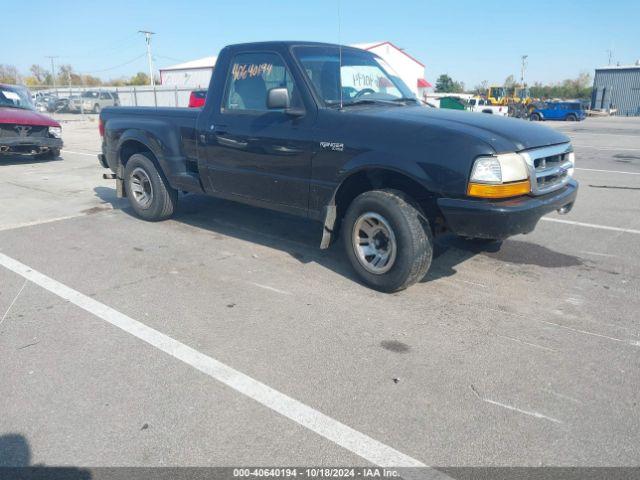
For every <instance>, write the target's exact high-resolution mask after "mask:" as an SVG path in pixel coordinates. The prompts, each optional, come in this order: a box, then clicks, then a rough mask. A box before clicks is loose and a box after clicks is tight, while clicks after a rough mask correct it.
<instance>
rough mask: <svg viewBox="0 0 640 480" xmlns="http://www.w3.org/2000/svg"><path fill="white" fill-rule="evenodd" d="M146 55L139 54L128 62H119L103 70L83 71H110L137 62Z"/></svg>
mask: <svg viewBox="0 0 640 480" xmlns="http://www.w3.org/2000/svg"><path fill="white" fill-rule="evenodd" d="M145 55H146V53H143V54H142V55H138V56H137V57H135V58H132V59H131V60H128V61H126V62H124V63H121V64H119V65H115V66H113V67H109V68H103V69H101V70H93V71H90V72H82V73H84V74H87V73H102V72H108V71H110V70H115V69H116V68H120V67H124V66H126V65H129V64H131V63H133V62H135V61H136V60H140V59H141V58H143V57H144V56H145Z"/></svg>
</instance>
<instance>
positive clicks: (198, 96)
mask: <svg viewBox="0 0 640 480" xmlns="http://www.w3.org/2000/svg"><path fill="white" fill-rule="evenodd" d="M206 98H207V91H206V90H194V91H193V92H191V94H190V95H189V108H202V107H204V103H205V100H206Z"/></svg>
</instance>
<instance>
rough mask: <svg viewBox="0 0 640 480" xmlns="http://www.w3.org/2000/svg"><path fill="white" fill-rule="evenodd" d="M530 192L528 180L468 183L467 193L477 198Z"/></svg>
mask: <svg viewBox="0 0 640 480" xmlns="http://www.w3.org/2000/svg"><path fill="white" fill-rule="evenodd" d="M530 192H531V184H530V183H529V180H525V181H522V182H511V183H501V184H498V185H491V184H486V183H469V187H468V188H467V194H468V195H469V196H470V197H479V198H509V197H517V196H519V195H527V194H528V193H530Z"/></svg>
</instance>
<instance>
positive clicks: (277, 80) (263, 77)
mask: <svg viewBox="0 0 640 480" xmlns="http://www.w3.org/2000/svg"><path fill="white" fill-rule="evenodd" d="M272 88H286V89H287V90H288V91H289V98H290V99H291V100H290V103H291V106H296V107H297V106H302V102H301V101H300V97H299V93H298V91H297V90H296V88H295V86H294V83H293V78H291V74H290V73H289V70H288V69H287V67H286V65H285V64H284V60H283V59H282V57H280V55H278V54H276V53H264V52H261V53H241V54H239V55H236V56H235V57H234V58H233V60H232V61H231V68H230V70H229V74H228V76H227V90H226V92H225V98H224V101H223V102H222V105H223V111H257V112H266V111H267V110H268V109H267V92H268V91H269V90H270V89H272Z"/></svg>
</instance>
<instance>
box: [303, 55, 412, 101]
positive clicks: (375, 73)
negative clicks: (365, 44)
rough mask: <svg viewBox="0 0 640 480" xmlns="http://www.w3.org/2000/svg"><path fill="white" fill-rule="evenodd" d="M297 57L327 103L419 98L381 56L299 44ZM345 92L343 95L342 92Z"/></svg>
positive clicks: (315, 88)
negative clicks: (300, 45)
mask: <svg viewBox="0 0 640 480" xmlns="http://www.w3.org/2000/svg"><path fill="white" fill-rule="evenodd" d="M294 53H295V56H296V57H297V59H298V61H299V62H300V64H301V65H302V68H303V70H304V72H305V74H306V75H307V77H308V78H309V80H311V84H312V85H313V88H314V90H315V92H316V94H317V95H318V96H319V97H320V98H321V99H322V100H323V101H324V103H325V105H328V106H331V105H339V104H340V103H341V101H342V103H343V105H349V104H354V103H358V102H359V101H396V100H401V99H411V100H415V96H414V94H413V92H411V90H409V88H408V87H407V86H406V85H405V84H404V82H403V81H402V80H401V79H400V77H398V75H397V74H395V73H394V72H393V70H392V69H391V68H390V67H389V65H387V64H386V63H385V62H384V61H383V60H382V59H381V58H380V57H377V56H375V55H373V54H371V53H369V52H365V51H359V50H354V49H350V48H347V49H342V54H341V53H340V49H339V48H338V47H324V46H318V47H315V46H314V47H298V48H296V49H295V50H294ZM341 94H342V95H341Z"/></svg>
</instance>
